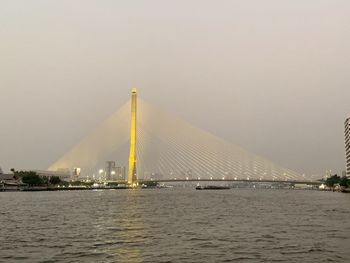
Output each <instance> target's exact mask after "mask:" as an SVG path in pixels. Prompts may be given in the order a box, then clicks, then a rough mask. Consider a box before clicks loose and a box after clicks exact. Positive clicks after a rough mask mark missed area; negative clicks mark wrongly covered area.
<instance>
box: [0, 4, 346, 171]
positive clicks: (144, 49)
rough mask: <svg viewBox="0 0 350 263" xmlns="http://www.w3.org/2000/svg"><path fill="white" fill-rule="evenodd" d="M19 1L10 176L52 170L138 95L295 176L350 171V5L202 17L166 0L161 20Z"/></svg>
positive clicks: (10, 44)
mask: <svg viewBox="0 0 350 263" xmlns="http://www.w3.org/2000/svg"><path fill="white" fill-rule="evenodd" d="M19 3H20V2H16V1H13V2H12V1H11V2H5V3H4V4H2V7H3V8H1V11H0V12H1V16H0V17H1V18H0V21H1V22H3V23H2V25H3V26H2V32H3V34H2V39H3V40H4V41H2V43H3V44H2V45H3V48H2V51H1V52H2V54H1V55H2V58H3V59H2V61H1V62H0V68H1V73H0V74H1V78H0V84H1V91H2V94H1V95H2V96H1V98H0V107H1V111H0V120H1V125H2V126H1V130H0V145H1V151H0V161H1V163H0V166H1V167H2V168H3V170H6V171H8V170H9V169H10V168H12V167H14V168H17V169H34V168H39V169H43V168H47V167H48V166H49V165H50V164H51V163H52V162H53V161H54V160H56V159H57V158H58V157H59V156H61V155H62V154H63V153H64V152H66V151H67V150H68V149H69V148H71V147H72V145H74V144H75V143H76V142H77V141H79V140H81V139H82V138H84V137H85V136H86V135H87V134H88V133H89V131H91V130H93V129H94V128H95V127H97V126H98V125H99V124H100V123H101V122H102V120H104V119H105V118H106V117H108V116H109V115H110V114H111V113H113V112H114V111H115V110H116V109H118V108H119V107H120V106H121V105H122V104H123V103H124V102H125V101H126V100H127V98H128V95H129V91H130V87H132V86H133V85H136V86H137V87H138V90H139V92H140V93H141V94H142V96H143V97H144V98H145V99H147V100H148V101H150V102H152V103H154V104H155V105H159V106H160V107H161V108H164V109H165V110H167V111H170V112H172V113H174V114H175V115H178V116H180V117H182V118H183V119H186V120H187V121H188V122H190V123H192V124H194V125H195V126H198V127H200V128H202V129H205V130H209V131H210V132H211V133H213V134H215V135H217V136H219V137H221V138H223V139H225V140H227V141H230V142H233V143H235V144H238V145H240V146H242V147H244V148H245V149H247V150H249V151H252V152H255V153H257V154H259V155H262V156H266V157H267V158H269V159H271V160H273V161H275V162H276V163H279V164H281V165H283V166H286V167H289V168H291V169H295V170H298V171H301V172H305V173H306V174H319V175H323V174H324V173H325V170H329V169H331V170H332V171H333V172H336V173H338V174H341V172H342V170H344V169H345V153H344V138H343V132H344V131H343V128H344V127H343V123H344V118H345V117H346V116H347V115H348V114H349V111H350V109H349V106H348V98H349V96H350V89H349V88H348V87H349V84H350V79H349V76H348V75H347V74H346V72H347V69H348V68H349V61H350V60H349V59H348V56H349V55H348V54H349V52H348V47H349V46H350V45H349V44H350V43H349V37H348V36H349V35H350V34H348V33H349V29H348V27H346V26H345V25H347V24H349V17H348V15H347V12H345V10H348V8H349V3H348V2H346V1H334V2H331V1H323V2H321V3H318V5H317V7H318V8H317V9H315V8H314V4H315V3H316V1H310V2H308V3H307V4H305V3H296V2H288V3H283V4H282V3H278V1H266V2H265V3H264V4H262V3H259V2H256V3H255V4H256V5H255V7H256V9H255V8H252V6H251V5H250V4H248V3H244V2H242V1H238V2H237V3H232V2H228V1H224V2H222V3H221V4H220V5H216V4H215V5H214V3H213V2H205V1H204V2H203V3H202V4H201V10H200V11H198V10H197V9H196V6H197V5H196V4H197V2H195V1H190V2H188V3H187V4H186V5H185V4H184V3H176V4H175V3H173V4H172V5H170V6H168V5H164V4H162V3H161V2H160V1H154V3H156V4H157V8H156V9H152V8H150V7H148V6H147V5H141V6H134V5H132V4H131V3H127V2H120V3H119V2H118V3H108V4H107V3H105V4H104V5H99V6H95V5H93V4H91V3H86V4H85V5H84V7H85V9H76V8H75V6H71V5H70V4H69V2H67V1H66V2H65V1H62V2H56V3H54V4H53V5H48V4H45V3H40V2H37V3H35V4H30V5H28V4H26V3H25V2H23V3H20V4H19ZM81 3H82V2H80V4H81ZM301 7H302V8H301ZM276 9H278V10H279V12H278V13H277V12H276V11H275V10H276ZM67 10H70V11H69V12H67ZM196 10H197V11H196ZM258 10H261V11H258ZM76 16H79V17H80V20H79V21H78V20H75V19H74V17H76ZM296 16H297V17H299V18H300V19H295V17H296ZM63 18H66V19H63ZM43 21H45V23H42V22H43ZM129 22H130V23H129ZM89 25H94V26H89ZM126 25H128V26H126ZM53 29H54V30H53ZM53 32H55V33H53ZM193 32H195V33H193ZM43 35H44V36H45V38H41V36H43ZM39 47H40V48H39Z"/></svg>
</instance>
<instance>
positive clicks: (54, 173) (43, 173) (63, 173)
mask: <svg viewBox="0 0 350 263" xmlns="http://www.w3.org/2000/svg"><path fill="white" fill-rule="evenodd" d="M34 172H36V174H37V175H39V176H42V177H44V176H45V177H52V176H57V177H59V178H60V179H61V180H65V181H67V180H69V179H70V178H71V173H70V172H69V171H68V170H62V171H61V170H59V171H46V170H34Z"/></svg>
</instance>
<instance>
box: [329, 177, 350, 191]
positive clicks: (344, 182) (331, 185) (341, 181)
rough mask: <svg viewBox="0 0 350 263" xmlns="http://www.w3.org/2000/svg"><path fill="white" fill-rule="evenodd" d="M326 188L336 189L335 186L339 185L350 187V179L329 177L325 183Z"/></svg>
mask: <svg viewBox="0 0 350 263" xmlns="http://www.w3.org/2000/svg"><path fill="white" fill-rule="evenodd" d="M325 184H326V186H328V187H329V188H333V189H334V187H335V185H337V184H339V185H340V186H342V187H350V179H349V178H347V177H346V176H343V177H340V176H338V175H337V174H335V175H332V176H330V177H328V178H327V179H326V181H325Z"/></svg>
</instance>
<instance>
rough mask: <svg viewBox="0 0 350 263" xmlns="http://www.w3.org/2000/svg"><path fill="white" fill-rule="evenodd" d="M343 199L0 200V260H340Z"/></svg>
mask: <svg viewBox="0 0 350 263" xmlns="http://www.w3.org/2000/svg"><path fill="white" fill-rule="evenodd" d="M349 203H350V195H347V194H340V193H330V192H318V191H292V190H258V189H256V190H248V189H232V190H227V191H195V190H193V189H179V188H177V189H158V190H115V191H111V190H106V191H67V192H41V193H30V192H27V193H0V207H1V210H0V223H1V226H2V229H1V235H0V251H1V253H0V262H133V263H134V262H135V263H136V262H232V261H235V262H271V261H277V262H278V261H285V262H328V261H333V262H347V259H348V258H350V252H349V251H350V250H349V248H350V242H349V241H350V240H349V239H350V220H349V214H350V206H349Z"/></svg>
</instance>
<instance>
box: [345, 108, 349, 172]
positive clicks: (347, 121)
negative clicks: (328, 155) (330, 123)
mask: <svg viewBox="0 0 350 263" xmlns="http://www.w3.org/2000/svg"><path fill="white" fill-rule="evenodd" d="M344 136H345V160H346V176H348V177H349V176H350V115H349V116H348V117H347V118H346V119H345V123H344Z"/></svg>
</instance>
